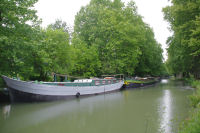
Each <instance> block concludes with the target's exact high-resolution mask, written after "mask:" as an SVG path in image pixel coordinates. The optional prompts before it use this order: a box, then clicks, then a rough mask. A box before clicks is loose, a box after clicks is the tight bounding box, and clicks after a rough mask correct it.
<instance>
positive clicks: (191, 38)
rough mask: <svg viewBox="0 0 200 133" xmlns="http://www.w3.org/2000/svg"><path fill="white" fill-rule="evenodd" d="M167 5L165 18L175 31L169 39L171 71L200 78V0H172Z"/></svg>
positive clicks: (169, 65)
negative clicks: (170, 3)
mask: <svg viewBox="0 0 200 133" xmlns="http://www.w3.org/2000/svg"><path fill="white" fill-rule="evenodd" d="M171 1H172V5H171V6H168V7H165V8H164V9H163V12H164V14H165V20H167V21H168V22H169V23H170V26H171V30H172V31H173V32H174V34H173V35H172V37H170V38H169V39H168V45H169V48H168V61H167V62H168V67H169V70H170V71H171V73H173V74H177V73H185V74H186V75H188V73H191V74H193V75H194V76H195V78H200V68H199V65H200V60H199V58H200V52H199V50H200V45H199V44H200V40H199V35H200V19H199V18H200V14H199V12H200V8H199V5H200V1H199V0H194V1H191V0H185V1H179V0H171Z"/></svg>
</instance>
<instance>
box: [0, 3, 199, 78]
mask: <svg viewBox="0 0 200 133" xmlns="http://www.w3.org/2000/svg"><path fill="white" fill-rule="evenodd" d="M36 2H37V0H26V1H21V0H3V1H2V2H1V4H0V64H1V65H0V74H5V75H10V76H18V77H21V78H23V79H29V80H34V79H37V80H51V78H50V77H51V74H52V73H53V72H54V73H63V74H69V75H75V76H84V77H93V76H100V75H102V74H116V73H123V74H125V75H127V76H134V75H138V76H145V75H152V76H157V75H160V74H161V73H162V71H163V68H164V67H163V62H162V49H161V45H160V44H159V43H158V42H157V41H156V40H155V38H154V33H153V30H152V29H151V28H150V26H149V25H148V24H146V23H145V22H143V20H142V17H141V16H140V15H139V14H138V12H137V6H136V4H135V3H134V2H133V1H131V2H129V3H128V4H127V5H125V4H124V3H123V2H121V0H113V1H112V0H91V2H90V3H89V4H88V5H86V6H84V7H82V8H81V9H80V11H79V12H78V13H77V15H76V17H75V24H74V31H73V32H71V31H70V29H69V27H68V25H67V24H66V22H64V21H62V20H59V19H58V20H56V21H55V23H52V24H50V25H48V26H47V28H42V27H41V26H40V22H41V20H39V19H38V17H37V15H36V11H35V10H34V8H33V6H34V4H35V3H36ZM196 34H198V33H196V32H195V33H194V34H193V36H195V35H196ZM194 49H195V48H194ZM194 54H195V55H196V54H197V53H194Z"/></svg>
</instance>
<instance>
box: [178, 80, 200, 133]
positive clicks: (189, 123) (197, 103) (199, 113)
mask: <svg viewBox="0 0 200 133" xmlns="http://www.w3.org/2000/svg"><path fill="white" fill-rule="evenodd" d="M187 82H188V83H189V84H190V85H191V86H192V87H194V88H196V91H195V94H193V95H191V96H189V98H190V102H191V108H192V111H191V112H190V116H189V118H187V119H186V120H185V121H184V122H183V123H182V125H181V129H180V131H179V133H200V80H192V79H188V80H187Z"/></svg>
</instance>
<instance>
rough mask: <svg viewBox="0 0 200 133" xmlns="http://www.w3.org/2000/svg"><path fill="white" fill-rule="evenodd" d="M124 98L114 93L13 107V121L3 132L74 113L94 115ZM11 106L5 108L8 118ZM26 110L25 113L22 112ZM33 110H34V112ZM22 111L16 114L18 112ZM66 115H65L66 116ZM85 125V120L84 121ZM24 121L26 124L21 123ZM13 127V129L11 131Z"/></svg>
mask: <svg viewBox="0 0 200 133" xmlns="http://www.w3.org/2000/svg"><path fill="white" fill-rule="evenodd" d="M121 98H122V93H113V94H105V95H97V96H93V97H88V98H82V99H77V100H72V101H61V102H52V103H39V104H27V105H21V104H19V105H17V106H16V105H13V106H14V108H13V110H12V119H8V120H7V121H5V123H4V127H2V128H1V126H0V132H1V131H5V132H8V131H11V130H12V129H18V130H19V129H24V128H27V127H29V126H31V125H37V124H39V123H45V122H48V121H49V120H53V119H56V118H59V117H60V116H65V115H69V114H70V113H73V112H77V111H78V112H79V111H80V112H81V111H87V113H88V114H92V113H93V110H94V108H95V109H97V108H99V107H101V106H105V104H107V103H109V104H112V106H113V105H115V104H116V105H117V103H118V101H119V100H120V99H121ZM10 109H11V106H10V105H8V106H4V108H3V114H4V116H5V117H6V118H7V117H8V116H9V114H10ZM22 109H24V110H23V111H21V110H22ZM32 109H33V110H32ZM19 110H20V111H21V112H19V113H17V114H15V113H16V112H18V111H19ZM64 114H65V115H64ZM82 120H83V121H82V122H83V123H82V124H83V125H84V119H82ZM19 121H24V122H25V123H19ZM79 122H80V121H79ZM11 127H12V129H11Z"/></svg>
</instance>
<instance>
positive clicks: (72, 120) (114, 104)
mask: <svg viewBox="0 0 200 133" xmlns="http://www.w3.org/2000/svg"><path fill="white" fill-rule="evenodd" d="M192 93H193V90H192V88H191V87H189V86H185V85H184V83H183V82H181V81H169V80H162V81H161V83H158V84H156V85H154V86H151V87H147V88H140V89H130V90H125V91H121V92H116V93H110V94H105V95H97V96H92V97H87V98H81V99H74V100H71V101H60V102H51V103H34V104H33V103H26V104H6V105H5V104H4V105H0V112H1V113H0V114H1V116H0V123H1V125H0V132H3V133H8V132H12V133H17V132H29V133H32V132H44V133H53V132H59V133H65V132H73V133H82V132H87V133H101V132H104V133H122V132H126V133H160V132H163V133H177V132H178V128H179V125H180V123H181V122H182V121H183V120H184V119H185V118H187V117H188V111H189V109H190V108H189V101H188V99H187V97H188V96H189V95H191V94H192Z"/></svg>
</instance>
